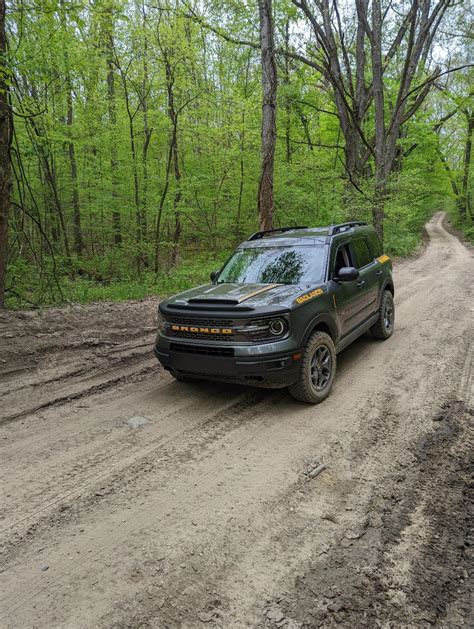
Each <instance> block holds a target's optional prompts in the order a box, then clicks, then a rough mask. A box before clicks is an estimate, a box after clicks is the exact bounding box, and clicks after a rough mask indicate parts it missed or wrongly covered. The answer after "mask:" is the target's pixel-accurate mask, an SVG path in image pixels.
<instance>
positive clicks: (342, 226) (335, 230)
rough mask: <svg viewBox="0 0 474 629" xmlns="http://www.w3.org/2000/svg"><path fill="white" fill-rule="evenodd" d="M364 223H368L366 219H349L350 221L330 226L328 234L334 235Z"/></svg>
mask: <svg viewBox="0 0 474 629" xmlns="http://www.w3.org/2000/svg"><path fill="white" fill-rule="evenodd" d="M363 225H367V223H366V222H365V221H349V222H348V223H339V225H331V226H330V227H329V232H328V236H334V234H339V233H340V232H343V231H346V230H348V229H351V227H361V226H363Z"/></svg>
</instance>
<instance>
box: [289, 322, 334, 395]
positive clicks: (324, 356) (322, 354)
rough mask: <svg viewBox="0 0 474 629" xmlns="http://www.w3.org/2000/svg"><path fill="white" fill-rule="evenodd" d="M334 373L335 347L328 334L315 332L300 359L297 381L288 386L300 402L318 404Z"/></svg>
mask: <svg viewBox="0 0 474 629" xmlns="http://www.w3.org/2000/svg"><path fill="white" fill-rule="evenodd" d="M335 375H336V349H335V347H334V343H333V342H332V339H331V337H330V336H329V334H326V333H325V332H315V333H314V334H312V335H311V337H310V338H309V341H308V343H307V345H306V347H305V349H304V352H303V357H302V359H301V367H300V373H299V377H298V381H297V382H296V383H295V384H292V385H291V386H290V387H288V389H289V391H290V394H291V395H292V396H293V397H294V398H295V399H296V400H300V401H301V402H306V403H308V404H318V403H319V402H322V401H323V400H324V399H326V398H327V396H328V395H329V393H330V391H331V388H332V384H333V382H334V377H335Z"/></svg>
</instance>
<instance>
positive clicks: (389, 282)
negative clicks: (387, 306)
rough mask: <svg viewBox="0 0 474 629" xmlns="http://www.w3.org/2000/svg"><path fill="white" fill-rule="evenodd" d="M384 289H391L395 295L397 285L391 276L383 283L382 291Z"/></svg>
mask: <svg viewBox="0 0 474 629" xmlns="http://www.w3.org/2000/svg"><path fill="white" fill-rule="evenodd" d="M384 290H389V291H390V292H391V293H392V297H394V296H395V286H394V285H393V280H392V279H391V278H390V279H388V280H387V281H386V282H385V284H384V285H383V288H382V293H383V291H384Z"/></svg>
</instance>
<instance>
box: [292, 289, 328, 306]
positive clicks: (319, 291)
mask: <svg viewBox="0 0 474 629" xmlns="http://www.w3.org/2000/svg"><path fill="white" fill-rule="evenodd" d="M323 293H324V291H323V289H322V288H316V290H312V291H311V292H310V293H306V294H305V295H300V296H299V297H297V298H296V299H295V302H296V303H297V304H304V303H305V301H309V300H310V299H313V298H314V297H317V296H318V295H322V294H323Z"/></svg>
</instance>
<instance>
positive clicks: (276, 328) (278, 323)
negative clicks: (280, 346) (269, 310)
mask: <svg viewBox="0 0 474 629" xmlns="http://www.w3.org/2000/svg"><path fill="white" fill-rule="evenodd" d="M286 327H287V325H286V321H285V319H271V321H270V322H269V324H268V329H269V330H270V332H271V334H273V336H281V335H282V334H284V333H285V332H286Z"/></svg>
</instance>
